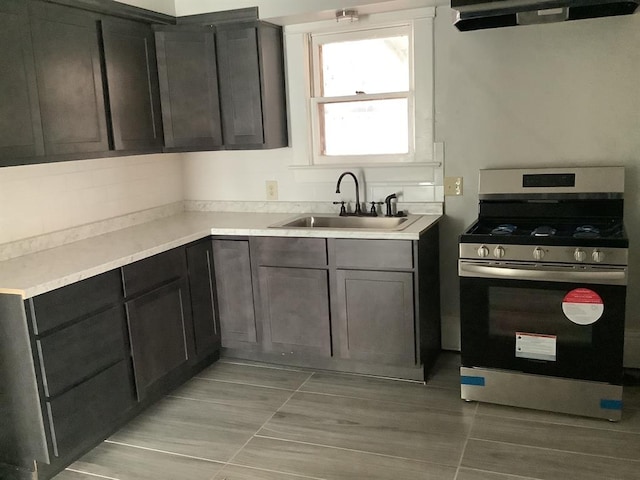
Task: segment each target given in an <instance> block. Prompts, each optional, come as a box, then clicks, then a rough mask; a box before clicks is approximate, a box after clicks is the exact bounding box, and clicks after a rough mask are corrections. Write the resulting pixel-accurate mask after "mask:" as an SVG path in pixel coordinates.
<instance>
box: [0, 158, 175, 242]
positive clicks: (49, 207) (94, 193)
mask: <svg viewBox="0 0 640 480" xmlns="http://www.w3.org/2000/svg"><path fill="white" fill-rule="evenodd" d="M0 185H1V188H0V245H2V244H5V243H9V242H16V241H18V240H23V239H27V238H31V237H35V236H40V235H45V234H50V233H52V232H58V231H61V230H67V229H69V228H73V227H77V226H81V225H86V224H89V223H95V222H98V221H101V220H106V219H110V218H115V217H120V216H123V215H128V214H130V213H133V212H139V211H143V210H148V209H152V208H156V207H160V206H164V205H168V204H171V203H174V202H181V201H182V199H183V187H182V164H181V162H180V158H179V156H178V155H173V154H161V155H160V154H158V155H139V156H132V157H115V158H97V159H91V160H81V161H72V162H57V163H47V164H38V165H24V166H18V167H5V168H0Z"/></svg>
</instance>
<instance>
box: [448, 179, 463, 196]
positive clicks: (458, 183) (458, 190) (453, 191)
mask: <svg viewBox="0 0 640 480" xmlns="http://www.w3.org/2000/svg"><path fill="white" fill-rule="evenodd" d="M444 194H445V195H462V177H444Z"/></svg>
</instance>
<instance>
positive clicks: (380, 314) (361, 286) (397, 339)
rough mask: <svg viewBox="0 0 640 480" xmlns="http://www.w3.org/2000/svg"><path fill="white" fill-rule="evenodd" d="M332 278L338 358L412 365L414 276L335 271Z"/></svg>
mask: <svg viewBox="0 0 640 480" xmlns="http://www.w3.org/2000/svg"><path fill="white" fill-rule="evenodd" d="M336 279H337V287H338V288H337V305H338V311H337V312H336V313H337V319H336V320H337V325H336V327H337V334H338V335H337V338H339V339H340V340H339V347H338V348H339V350H340V356H341V357H343V358H348V359H351V360H361V361H366V362H374V363H381V364H391V365H404V366H413V365H415V364H416V342H415V325H414V310H413V299H414V298H413V274H412V273H410V272H377V271H360V270H338V271H337V272H336Z"/></svg>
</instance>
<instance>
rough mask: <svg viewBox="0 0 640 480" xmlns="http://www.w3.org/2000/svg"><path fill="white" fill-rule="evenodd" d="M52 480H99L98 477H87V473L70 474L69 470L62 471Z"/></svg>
mask: <svg viewBox="0 0 640 480" xmlns="http://www.w3.org/2000/svg"><path fill="white" fill-rule="evenodd" d="M52 480H100V477H96V476H95V475H89V474H88V473H81V472H72V471H71V470H63V471H62V472H60V473H59V474H58V475H56V476H55V477H53V479H52Z"/></svg>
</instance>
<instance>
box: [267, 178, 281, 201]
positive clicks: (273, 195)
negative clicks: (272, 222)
mask: <svg viewBox="0 0 640 480" xmlns="http://www.w3.org/2000/svg"><path fill="white" fill-rule="evenodd" d="M266 188H267V192H266V193H267V200H278V182H277V181H276V180H267V182H266Z"/></svg>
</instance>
